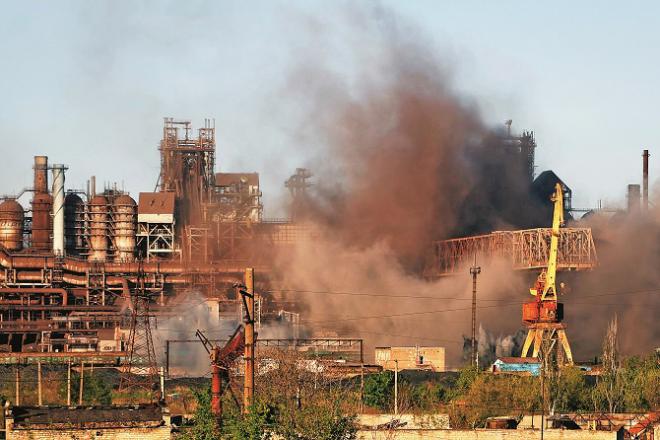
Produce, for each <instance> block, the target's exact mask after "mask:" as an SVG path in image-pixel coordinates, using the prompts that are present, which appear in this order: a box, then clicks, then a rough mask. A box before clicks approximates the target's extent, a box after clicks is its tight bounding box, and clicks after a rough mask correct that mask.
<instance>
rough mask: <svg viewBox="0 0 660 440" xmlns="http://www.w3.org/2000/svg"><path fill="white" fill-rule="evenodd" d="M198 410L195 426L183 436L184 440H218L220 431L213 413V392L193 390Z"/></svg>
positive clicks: (194, 421) (194, 419)
mask: <svg viewBox="0 0 660 440" xmlns="http://www.w3.org/2000/svg"><path fill="white" fill-rule="evenodd" d="M193 393H194V394H195V399H196V400H197V409H195V415H194V416H193V426H192V428H190V429H188V430H187V431H185V432H184V433H183V434H182V435H181V437H180V438H181V439H182V440H217V439H218V438H220V429H219V427H218V424H217V421H216V419H215V416H214V415H213V413H212V412H211V390H209V389H204V390H193Z"/></svg>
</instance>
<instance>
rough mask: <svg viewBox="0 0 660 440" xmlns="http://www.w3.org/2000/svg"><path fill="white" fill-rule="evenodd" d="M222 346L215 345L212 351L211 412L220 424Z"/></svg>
mask: <svg viewBox="0 0 660 440" xmlns="http://www.w3.org/2000/svg"><path fill="white" fill-rule="evenodd" d="M219 357H220V347H218V346H215V347H214V348H213V351H212V352H211V412H212V413H213V415H214V416H215V417H216V420H217V422H218V424H220V422H221V420H222V376H221V370H220V365H218V361H219Z"/></svg>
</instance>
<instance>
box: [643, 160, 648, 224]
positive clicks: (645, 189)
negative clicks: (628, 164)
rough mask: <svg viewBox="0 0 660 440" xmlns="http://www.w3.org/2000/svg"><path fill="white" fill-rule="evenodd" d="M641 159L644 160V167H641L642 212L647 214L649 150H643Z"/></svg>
mask: <svg viewBox="0 0 660 440" xmlns="http://www.w3.org/2000/svg"><path fill="white" fill-rule="evenodd" d="M642 157H643V158H644V166H643V173H644V174H643V175H644V180H643V181H642V209H644V212H647V211H648V210H649V150H644V153H643V154H642Z"/></svg>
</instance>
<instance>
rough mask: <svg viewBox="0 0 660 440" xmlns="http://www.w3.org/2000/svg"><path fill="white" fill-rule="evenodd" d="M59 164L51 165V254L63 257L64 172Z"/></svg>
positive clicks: (64, 168) (63, 168)
mask: <svg viewBox="0 0 660 440" xmlns="http://www.w3.org/2000/svg"><path fill="white" fill-rule="evenodd" d="M65 170H66V167H65V166H64V165H61V164H54V165H53V252H54V253H55V255H64V171H65Z"/></svg>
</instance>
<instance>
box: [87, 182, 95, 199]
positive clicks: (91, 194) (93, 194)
mask: <svg viewBox="0 0 660 440" xmlns="http://www.w3.org/2000/svg"><path fill="white" fill-rule="evenodd" d="M89 182H90V196H91V197H94V196H95V195H96V176H92V177H90V178H89ZM90 200H91V198H90Z"/></svg>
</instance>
